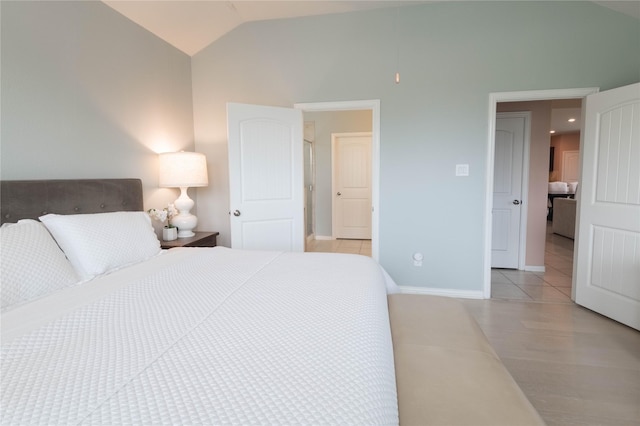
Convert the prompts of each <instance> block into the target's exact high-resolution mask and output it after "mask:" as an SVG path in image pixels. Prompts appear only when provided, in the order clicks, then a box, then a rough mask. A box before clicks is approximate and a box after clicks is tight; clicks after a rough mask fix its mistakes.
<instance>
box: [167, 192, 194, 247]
mask: <svg viewBox="0 0 640 426" xmlns="http://www.w3.org/2000/svg"><path fill="white" fill-rule="evenodd" d="M193 204H194V203H193V200H192V199H191V198H189V196H188V195H187V188H185V187H181V188H180V197H178V199H177V200H176V201H175V203H174V205H175V206H176V208H177V209H178V211H179V213H178V214H177V215H176V216H174V217H173V219H171V224H172V225H173V226H176V227H177V228H178V238H187V237H193V236H194V235H195V234H194V233H193V229H194V228H195V227H196V225H197V224H198V218H197V217H195V215H192V214H191V213H190V212H189V210H191V208H192V207H193Z"/></svg>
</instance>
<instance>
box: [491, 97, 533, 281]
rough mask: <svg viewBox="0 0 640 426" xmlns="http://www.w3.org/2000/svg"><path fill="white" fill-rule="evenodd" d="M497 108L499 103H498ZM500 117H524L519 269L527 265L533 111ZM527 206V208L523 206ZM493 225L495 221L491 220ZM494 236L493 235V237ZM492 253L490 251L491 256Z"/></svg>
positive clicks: (498, 113)
mask: <svg viewBox="0 0 640 426" xmlns="http://www.w3.org/2000/svg"><path fill="white" fill-rule="evenodd" d="M496 108H497V105H496ZM498 116H500V118H524V136H523V137H524V140H523V141H522V168H521V170H522V177H521V179H520V185H521V187H520V198H521V200H520V201H521V203H520V206H521V208H520V227H519V229H518V234H519V238H518V269H519V270H522V269H524V267H525V262H526V251H527V250H526V248H527V212H528V206H529V163H530V161H531V158H530V149H531V111H517V112H506V111H505V112H496V120H497V119H498ZM493 123H494V124H493V125H494V126H495V121H494V122H493ZM495 143H496V137H495V128H494V135H493V151H494V163H495ZM494 167H495V164H494V165H492V167H491V182H492V183H491V185H492V189H491V206H492V207H491V209H492V210H493V168H494ZM524 206H526V208H522V207H524ZM491 225H492V226H493V221H492V222H491ZM491 238H493V236H492V237H491ZM491 255H492V254H491V253H490V254H489V256H491ZM489 261H491V259H489Z"/></svg>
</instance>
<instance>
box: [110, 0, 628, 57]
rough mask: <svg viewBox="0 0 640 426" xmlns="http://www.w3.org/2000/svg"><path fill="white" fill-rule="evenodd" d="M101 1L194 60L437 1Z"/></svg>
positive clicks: (618, 6)
mask: <svg viewBox="0 0 640 426" xmlns="http://www.w3.org/2000/svg"><path fill="white" fill-rule="evenodd" d="M445 1H455V0H445ZM103 2H104V3H105V4H107V5H108V6H110V7H111V8H113V9H115V10H117V11H118V12H120V13H121V14H123V15H124V16H126V17H127V18H129V19H131V20H132V21H134V22H136V23H137V24H138V25H140V26H142V27H143V28H146V29H147V30H148V31H151V32H152V33H154V34H155V35H157V36H158V37H160V38H161V39H163V40H165V41H166V42H168V43H169V44H171V45H173V46H175V47H176V48H178V49H180V50H182V51H183V52H185V53H186V54H188V55H190V56H192V55H194V54H195V53H197V52H199V51H200V50H202V49H203V48H204V47H206V46H208V45H209V44H211V43H212V42H214V41H215V40H217V39H218V38H220V37H222V36H223V35H224V34H226V33H227V32H229V31H231V30H233V29H234V28H235V27H237V26H238V25H240V24H243V23H245V22H251V21H262V20H269V19H280V18H294V17H300V16H310V15H326V14H332V13H345V12H354V11H359V10H367V9H377V8H389V7H397V6H405V5H408V4H417V3H434V2H433V1H424V0H407V1H405V0H387V1H378V0H355V1H332V0H297V1H291V0H288V1H271V0H255V1H246V0H237V1H221V0H195V1H189V0H169V1H166V0H103ZM594 3H597V4H599V5H601V6H605V7H608V8H610V9H613V10H616V11H618V12H621V13H625V14H628V15H631V16H634V17H635V18H636V19H639V20H640V0H631V1H629V0H626V1H610V0H608V1H595V2H594Z"/></svg>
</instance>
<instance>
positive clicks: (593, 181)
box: [573, 83, 640, 330]
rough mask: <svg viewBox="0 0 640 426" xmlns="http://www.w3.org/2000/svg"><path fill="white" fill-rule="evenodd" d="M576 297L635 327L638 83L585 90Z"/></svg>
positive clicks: (639, 270) (638, 304)
mask: <svg viewBox="0 0 640 426" xmlns="http://www.w3.org/2000/svg"><path fill="white" fill-rule="evenodd" d="M581 147H582V148H581V152H582V155H583V158H582V176H581V179H580V184H579V185H578V192H579V194H578V195H577V198H578V212H577V215H578V216H577V220H578V223H579V227H578V236H577V238H576V246H577V250H576V255H575V256H576V257H575V259H574V272H573V276H574V288H575V300H576V303H578V304H580V305H582V306H584V307H586V308H589V309H592V310H594V311H596V312H599V313H601V314H603V315H606V316H608V317H610V318H613V319H615V320H617V321H619V322H621V323H624V324H626V325H628V326H630V327H633V328H636V329H639V330H640V83H639V84H632V85H630V86H625V87H621V88H618V89H613V90H609V91H606V92H602V93H597V94H594V95H589V96H587V99H586V112H585V129H584V137H583V142H582V144H581Z"/></svg>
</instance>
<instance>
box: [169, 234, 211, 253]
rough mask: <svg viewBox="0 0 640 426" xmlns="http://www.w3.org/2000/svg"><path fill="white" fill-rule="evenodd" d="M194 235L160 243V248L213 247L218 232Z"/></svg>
mask: <svg viewBox="0 0 640 426" xmlns="http://www.w3.org/2000/svg"><path fill="white" fill-rule="evenodd" d="M195 234H196V235H194V236H193V237H188V238H178V239H177V240H173V241H160V247H162V248H163V249H170V248H174V247H215V246H216V245H217V242H216V238H217V237H218V235H220V233H219V232H196V233H195Z"/></svg>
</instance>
